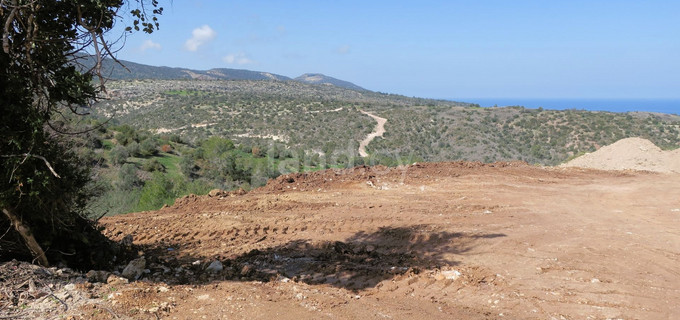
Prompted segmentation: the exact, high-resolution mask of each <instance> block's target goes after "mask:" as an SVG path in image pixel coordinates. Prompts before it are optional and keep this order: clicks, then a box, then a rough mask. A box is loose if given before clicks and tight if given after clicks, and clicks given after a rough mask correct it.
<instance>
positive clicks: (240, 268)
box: [144, 225, 505, 290]
mask: <svg viewBox="0 0 680 320" xmlns="http://www.w3.org/2000/svg"><path fill="white" fill-rule="evenodd" d="M429 227H430V226H427V225H419V226H411V227H396V228H394V227H383V228H380V229H379V230H377V231H376V232H372V233H366V232H358V233H356V234H354V235H353V236H351V237H349V238H347V239H346V240H345V241H315V242H312V241H309V240H295V241H290V242H288V243H286V244H283V245H278V246H273V247H270V248H266V249H261V250H257V249H254V250H251V251H250V252H247V253H245V254H242V255H239V256H236V257H231V258H222V259H220V258H217V260H219V261H220V262H221V263H222V264H223V266H224V269H223V270H222V271H221V272H218V273H210V272H208V271H206V267H207V265H208V264H209V263H210V262H211V261H214V260H215V257H196V256H189V255H183V254H182V253H181V250H178V251H177V252H175V253H174V254H170V253H168V252H167V247H168V244H167V243H166V244H164V245H163V247H145V248H144V250H145V252H147V259H148V260H149V262H150V264H149V265H150V269H151V271H152V273H151V274H150V275H149V277H150V278H151V279H156V280H162V281H163V282H166V283H171V284H198V283H206V282H211V281H253V280H258V281H265V282H266V281H289V280H290V281H298V282H304V283H307V284H329V285H332V286H336V287H341V288H345V289H350V290H361V289H366V288H371V287H375V286H376V285H377V284H378V283H380V282H381V281H383V280H386V279H390V278H392V277H395V276H397V275H401V274H406V273H408V272H413V273H418V272H420V271H421V270H428V269H435V268H443V267H447V266H455V265H457V264H458V262H457V261H455V255H458V254H463V253H466V252H468V251H469V250H471V249H472V248H473V247H474V245H475V242H476V241H478V240H479V239H490V238H497V237H504V236H505V235H504V234H472V235H471V234H464V233H458V232H454V233H452V232H446V231H431V230H428V228H429ZM170 246H172V245H170ZM211 259H212V260H211ZM195 260H200V261H202V262H201V263H194V264H192V263H188V262H189V261H195ZM161 261H162V262H161ZM168 269H171V270H170V271H168ZM154 277H155V278H154Z"/></svg>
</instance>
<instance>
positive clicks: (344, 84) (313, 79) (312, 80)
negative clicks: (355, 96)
mask: <svg viewBox="0 0 680 320" xmlns="http://www.w3.org/2000/svg"><path fill="white" fill-rule="evenodd" d="M294 80H295V81H300V82H304V83H309V84H329V85H334V86H336V87H340V88H346V89H352V90H366V89H364V88H362V87H360V86H357V85H356V84H354V83H351V82H348V81H344V80H340V79H336V78H333V77H329V76H326V75H323V74H320V73H305V74H303V75H301V76H299V77H297V78H295V79H294Z"/></svg>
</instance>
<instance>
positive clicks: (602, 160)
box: [563, 138, 680, 173]
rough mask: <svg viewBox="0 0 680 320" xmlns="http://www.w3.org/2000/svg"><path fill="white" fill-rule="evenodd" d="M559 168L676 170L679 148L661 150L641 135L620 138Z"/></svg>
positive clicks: (667, 171) (679, 168)
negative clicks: (638, 136) (640, 136)
mask: <svg viewBox="0 0 680 320" xmlns="http://www.w3.org/2000/svg"><path fill="white" fill-rule="evenodd" d="M563 167H580V168H591V169H600V170H638V171H640V170H642V171H653V172H666V173H669V172H672V173H680V149H676V150H671V151H664V150H661V148H659V147H657V146H656V145H655V144H654V143H652V142H651V141H649V140H647V139H642V138H627V139H621V140H619V141H617V142H615V143H613V144H611V145H608V146H604V147H602V148H600V149H598V150H597V151H595V152H593V153H588V154H585V155H583V156H581V157H578V158H576V159H574V160H572V161H569V162H568V163H565V164H564V165H563Z"/></svg>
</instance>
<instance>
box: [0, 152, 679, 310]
mask: <svg viewBox="0 0 680 320" xmlns="http://www.w3.org/2000/svg"><path fill="white" fill-rule="evenodd" d="M624 142H625V141H624ZM628 142H630V141H628ZM637 142H639V141H637ZM621 145H626V144H624V143H622V144H619V146H621ZM631 145H632V144H631ZM603 149H604V148H603ZM610 149H611V148H610ZM592 155H593V157H595V158H596V157H606V156H607V155H608V153H607V152H603V153H598V152H595V153H593V154H592ZM655 163H656V162H655ZM678 190H680V174H676V173H653V172H649V171H645V172H642V171H631V170H627V171H598V170H593V169H580V168H544V167H536V166H529V165H526V164H524V163H519V162H517V163H495V164H482V163H475V162H453V163H426V164H414V165H411V166H407V167H398V168H385V167H380V166H378V167H371V168H368V167H357V168H354V169H348V170H344V171H334V170H327V171H320V172H314V173H309V174H291V175H286V176H281V177H279V178H277V179H276V180H272V181H270V182H269V183H268V184H267V186H265V187H263V188H260V189H256V190H254V191H252V192H249V193H245V192H232V193H227V192H211V196H204V197H196V196H189V197H184V198H181V199H178V200H177V202H176V203H175V205H173V206H171V207H166V208H163V209H161V210H159V211H153V212H140V213H133V214H127V215H121V216H114V217H106V218H104V219H102V222H103V225H104V226H105V231H104V232H105V234H107V235H108V236H110V237H111V238H113V239H116V240H121V241H122V242H123V243H124V242H125V240H123V239H124V238H126V237H127V238H129V237H130V236H131V237H132V239H133V240H134V243H135V245H137V246H139V249H140V250H141V251H142V252H141V253H140V254H143V255H144V257H145V258H146V268H147V269H148V271H149V272H148V273H144V274H143V275H142V277H141V279H140V280H139V281H135V282H131V283H121V282H119V281H118V280H116V279H117V278H116V277H111V278H108V279H109V281H110V283H94V284H88V283H87V282H85V283H83V282H82V280H80V284H77V285H76V286H71V287H69V286H65V284H66V283H67V282H61V283H56V284H53V285H52V287H51V289H50V290H51V292H54V296H55V297H59V299H61V300H62V301H63V302H64V304H66V305H70V306H71V307H70V309H68V310H65V308H64V304H61V303H59V301H56V300H54V299H37V300H32V301H33V302H32V303H30V304H27V305H25V307H24V308H23V309H21V310H24V311H23V312H24V313H23V314H24V315H27V316H30V315H33V316H36V315H39V316H41V317H45V318H48V315H61V314H64V313H66V314H70V315H79V316H80V317H81V318H86V319H90V318H99V319H112V318H115V317H123V318H124V317H126V316H127V317H132V318H135V319H156V318H164V319H165V318H168V319H189V318H191V319H200V318H205V319H271V318H277V319H318V318H329V319H348V318H349V319H385V318H387V319H424V318H427V319H498V318H507V319H618V318H621V319H673V318H677V317H678V316H680V306H679V305H678V304H677V301H678V300H679V299H680V289H678V288H680V269H678V265H680V241H678V238H679V236H680V196H679V195H680V194H679V193H678ZM215 261H220V262H221V264H222V265H223V267H224V268H223V269H222V270H219V271H217V272H211V271H209V268H208V266H209V265H211V264H214V263H215ZM0 269H2V270H5V269H8V270H13V271H11V272H14V273H15V274H30V273H31V272H34V273H35V275H40V277H45V276H44V274H45V272H44V271H40V272H38V271H39V270H38V269H39V268H38V267H24V268H23V269H22V268H18V267H16V266H15V265H12V264H11V263H10V264H5V265H3V266H0ZM17 270H24V271H22V272H19V271H17ZM33 270H35V271H33ZM120 271H122V270H120ZM4 272H5V271H3V274H4ZM60 272H62V274H60ZM55 273H56V274H57V275H58V276H53V277H52V278H50V279H54V278H55V277H57V278H58V277H68V273H66V271H55ZM63 274H66V275H63ZM35 275H34V276H33V277H34V279H42V278H40V277H38V278H36V276H35ZM75 277H76V275H74V276H71V278H70V279H71V280H69V281H71V282H73V281H75V282H77V283H78V282H79V280H77V279H76V280H73V279H74V278H75ZM9 279H12V278H7V279H5V280H3V281H9ZM21 279H23V278H20V277H19V276H15V278H14V280H15V281H14V282H15V283H16V284H17V285H16V287H17V288H19V287H21V286H23V285H24V284H22V280H21ZM111 279H113V281H111ZM0 280H2V279H0ZM36 281H37V283H38V285H41V284H45V283H47V282H48V281H47V280H36ZM64 281H66V280H64ZM27 286H28V287H30V283H29V284H28V285H27ZM25 292H26V293H28V294H31V290H27V291H25ZM33 292H34V293H33V294H35V292H36V291H33ZM38 292H39V291H38ZM19 299H21V298H19ZM0 302H2V301H1V300H0ZM41 308H42V309H41ZM21 310H14V309H8V314H16V313H17V312H21ZM36 312H39V313H36ZM76 318H78V317H76Z"/></svg>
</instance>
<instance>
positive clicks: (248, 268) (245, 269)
mask: <svg viewBox="0 0 680 320" xmlns="http://www.w3.org/2000/svg"><path fill="white" fill-rule="evenodd" d="M252 271H253V267H251V266H249V265H244V266H243V268H241V275H242V276H247V275H249V274H250V273H251V272H252Z"/></svg>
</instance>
